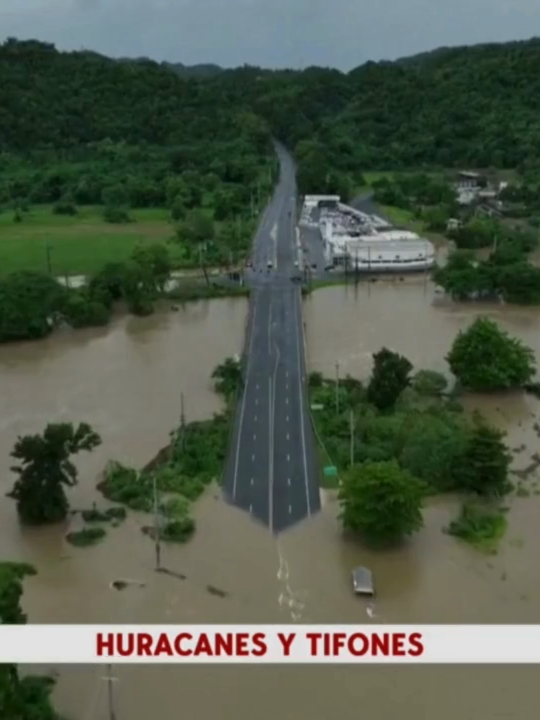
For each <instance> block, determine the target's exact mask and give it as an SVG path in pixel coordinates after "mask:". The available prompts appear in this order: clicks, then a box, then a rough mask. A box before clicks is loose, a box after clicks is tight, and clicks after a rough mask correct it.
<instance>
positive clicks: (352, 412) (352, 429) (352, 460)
mask: <svg viewBox="0 0 540 720" xmlns="http://www.w3.org/2000/svg"><path fill="white" fill-rule="evenodd" d="M349 427H350V432H351V467H352V466H353V465H354V410H353V409H352V408H351V409H350V410H349Z"/></svg>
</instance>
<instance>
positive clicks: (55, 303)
mask: <svg viewBox="0 0 540 720" xmlns="http://www.w3.org/2000/svg"><path fill="white" fill-rule="evenodd" d="M171 272H172V263H171V257H170V254H169V251H168V248H167V247H166V246H165V245H161V244H157V243H153V244H147V245H143V246H136V247H135V249H134V251H133V252H132V254H131V256H130V257H129V259H128V260H127V261H126V262H117V263H107V264H106V265H104V266H103V267H102V268H101V269H100V270H99V272H97V273H95V274H94V275H92V276H90V277H89V278H88V280H87V282H86V283H85V284H83V285H82V286H80V287H77V288H72V287H67V286H65V285H64V284H62V283H61V282H59V281H58V280H57V279H55V278H53V277H51V276H50V275H47V274H45V273H38V272H33V271H24V272H19V273H12V274H10V275H7V276H6V277H5V278H0V343H2V342H12V341H16V340H38V339H41V338H44V337H46V336H47V335H49V334H50V333H52V332H53V330H54V329H55V327H57V326H59V325H62V324H66V325H69V326H70V327H72V328H82V327H98V326H103V325H106V324H107V323H108V322H109V320H110V318H111V316H112V313H113V311H114V309H115V306H117V305H118V304H119V303H120V304H122V306H123V307H125V308H127V309H128V311H129V312H131V313H133V314H135V315H148V314H151V313H152V312H154V307H155V302H156V300H159V299H160V298H169V299H170V300H178V301H179V302H188V301H191V300H201V299H205V298H211V297H226V296H236V295H238V296H241V295H246V294H247V290H246V288H245V287H244V286H242V285H238V284H237V283H236V284H235V283H234V282H230V283H226V282H225V283H223V284H219V283H217V282H214V281H211V280H210V278H209V277H208V276H207V277H206V280H198V281H196V280H195V281H194V280H189V279H186V280H185V281H184V280H182V281H180V282H176V281H175V282H171Z"/></svg>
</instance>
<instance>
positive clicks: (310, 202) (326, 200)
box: [304, 195, 341, 210]
mask: <svg viewBox="0 0 540 720" xmlns="http://www.w3.org/2000/svg"><path fill="white" fill-rule="evenodd" d="M340 200H341V198H340V197H339V195H306V196H305V198H304V207H305V208H306V209H309V210H311V209H312V208H315V207H319V205H320V204H321V203H323V204H324V205H336V206H337V205H338V203H339V201H340Z"/></svg>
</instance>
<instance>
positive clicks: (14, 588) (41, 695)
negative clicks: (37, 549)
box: [0, 562, 57, 720]
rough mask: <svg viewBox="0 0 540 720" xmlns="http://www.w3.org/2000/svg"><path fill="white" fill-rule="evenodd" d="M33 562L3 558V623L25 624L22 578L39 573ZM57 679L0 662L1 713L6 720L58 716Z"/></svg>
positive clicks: (0, 604) (48, 719)
mask: <svg viewBox="0 0 540 720" xmlns="http://www.w3.org/2000/svg"><path fill="white" fill-rule="evenodd" d="M35 574H36V571H35V569H34V568H33V567H32V566H31V565H27V564H25V563H11V562H0V624H5V625H24V624H26V615H25V614H24V612H23V611H22V608H21V597H22V593H23V587H22V582H23V580H24V578H25V577H26V576H28V575H35ZM53 687H54V681H53V680H52V679H51V678H48V677H36V676H26V677H25V678H22V679H21V678H20V677H19V672H18V669H17V666H16V665H13V664H6V665H0V716H1V717H2V719H3V720H56V718H57V715H56V713H55V712H54V709H53V707H52V705H51V702H50V695H51V692H52V689H53Z"/></svg>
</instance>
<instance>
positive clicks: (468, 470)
mask: <svg viewBox="0 0 540 720" xmlns="http://www.w3.org/2000/svg"><path fill="white" fill-rule="evenodd" d="M504 437H505V434H504V433H503V432H500V431H499V430H497V429H496V428H493V427H490V426H489V425H486V424H485V423H484V422H483V421H482V420H481V418H479V417H477V418H476V420H475V424H474V427H473V429H472V430H471V431H470V433H469V436H468V438H467V441H466V444H465V450H464V452H463V454H462V456H461V458H460V460H459V462H458V463H457V465H456V468H455V470H454V476H455V480H456V488H457V489H460V490H464V491H466V492H473V493H476V494H478V495H493V496H497V497H499V496H502V495H504V494H505V493H507V492H508V491H509V490H510V489H511V485H510V483H509V481H508V470H509V468H510V463H511V462H512V456H511V454H510V452H509V451H508V448H507V446H506V445H505V443H504V441H503V440H504Z"/></svg>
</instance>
